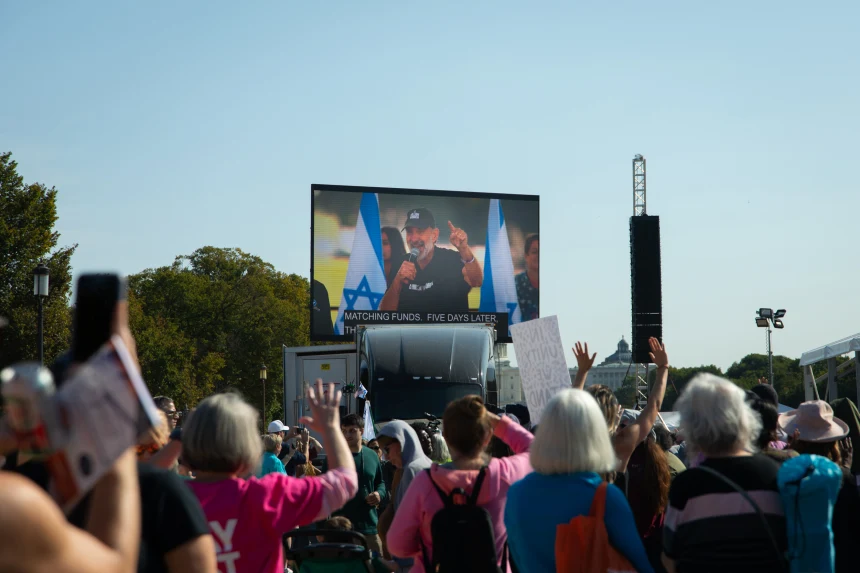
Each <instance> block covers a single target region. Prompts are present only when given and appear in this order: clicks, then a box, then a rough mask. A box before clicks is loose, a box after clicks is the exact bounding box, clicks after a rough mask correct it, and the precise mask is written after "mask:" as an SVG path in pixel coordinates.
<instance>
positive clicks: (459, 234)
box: [448, 221, 469, 250]
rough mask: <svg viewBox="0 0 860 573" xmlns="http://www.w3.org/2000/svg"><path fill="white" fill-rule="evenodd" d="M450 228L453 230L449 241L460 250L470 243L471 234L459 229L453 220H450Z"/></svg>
mask: <svg viewBox="0 0 860 573" xmlns="http://www.w3.org/2000/svg"><path fill="white" fill-rule="evenodd" d="M448 230H450V231H451V238H450V239H449V241H450V243H451V244H452V245H454V247H455V248H456V249H458V250H459V249H461V248H463V247H466V246H468V245H469V236H468V235H467V234H466V231H464V230H463V229H458V228H457V227H455V226H454V224H453V223H452V222H451V221H448Z"/></svg>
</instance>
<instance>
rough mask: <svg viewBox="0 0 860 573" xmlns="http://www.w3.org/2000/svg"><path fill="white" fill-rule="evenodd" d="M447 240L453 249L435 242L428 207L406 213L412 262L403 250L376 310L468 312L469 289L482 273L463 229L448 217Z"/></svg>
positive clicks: (436, 235) (436, 233)
mask: <svg viewBox="0 0 860 573" xmlns="http://www.w3.org/2000/svg"><path fill="white" fill-rule="evenodd" d="M448 230H449V231H450V232H451V236H450V239H449V241H450V242H451V245H453V246H454V247H455V248H456V249H457V250H456V251H452V250H451V249H444V248H442V247H437V246H436V241H438V240H439V229H438V228H437V227H436V219H435V218H434V217H433V213H431V212H430V211H429V210H428V209H425V208H423V207H419V208H418V209H412V210H411V211H409V213H408V214H407V215H406V225H405V226H404V231H406V243H407V245H408V249H409V251H413V250H417V251H418V255H417V257H415V262H411V261H410V258H412V255H411V253H407V255H406V257H405V259H404V260H403V262H402V263H401V264H400V270H398V271H397V275H396V276H395V277H394V280H393V281H391V285H390V286H389V287H388V290H387V291H386V292H385V296H384V297H382V303H381V304H380V310H387V311H392V310H397V311H404V312H468V310H469V291H470V290H471V289H472V288H474V287H479V286H481V284H482V283H483V282H484V273H483V272H482V271H481V266H480V265H479V264H478V261H477V260H475V255H474V254H473V253H472V249H471V248H469V238H468V236H467V235H466V232H465V231H463V229H458V228H457V227H455V226H454V224H453V223H451V221H448Z"/></svg>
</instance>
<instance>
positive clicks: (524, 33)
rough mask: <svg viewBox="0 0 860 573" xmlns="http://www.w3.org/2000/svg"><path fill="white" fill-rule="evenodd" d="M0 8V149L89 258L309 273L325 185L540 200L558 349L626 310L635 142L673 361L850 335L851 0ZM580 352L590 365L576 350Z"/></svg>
mask: <svg viewBox="0 0 860 573" xmlns="http://www.w3.org/2000/svg"><path fill="white" fill-rule="evenodd" d="M576 4H582V3H575V2H507V1H499V0H495V1H491V2H477V1H470V2H443V1H436V2H409V3H406V2H404V3H401V2H367V1H365V2H355V1H349V2H325V3H322V2H299V1H296V0H290V1H287V0H281V1H278V2H262V1H261V2H241V3H240V2H190V1H189V2H171V3H168V2H85V3H79V2H47V1H45V2H12V1H6V2H2V3H0V30H2V32H0V52H2V53H3V54H5V57H4V64H3V70H2V73H0V77H2V82H3V88H2V89H0V149H2V150H11V151H12V152H13V153H14V156H15V158H16V159H17V160H18V161H19V163H20V170H21V173H22V174H23V175H24V177H25V179H26V180H27V181H41V182H44V183H46V184H48V185H55V186H56V187H57V188H58V189H59V190H60V199H59V214H60V220H59V225H58V228H59V231H60V232H61V233H62V240H61V242H62V243H63V244H69V243H79V245H80V246H79V248H78V251H77V254H76V255H75V257H74V259H73V265H74V267H75V272H76V273H80V272H81V271H85V270H97V269H118V270H120V271H122V272H125V273H133V272H138V271H140V270H142V269H144V268H147V267H156V266H162V265H167V264H169V263H171V262H172V260H173V258H174V257H175V256H176V255H180V254H188V253H191V252H192V251H193V250H194V249H196V248H198V247H201V246H203V245H216V246H222V247H240V248H242V249H243V250H245V251H249V252H251V253H254V254H257V255H259V256H261V257H263V258H264V259H265V260H268V261H270V262H271V263H273V264H274V265H275V266H276V267H277V268H278V269H279V270H282V271H286V272H296V273H301V274H303V275H305V276H307V274H308V272H309V266H310V261H309V225H310V184H311V183H314V182H316V183H335V184H353V185H379V186H392V187H416V188H435V189H456V190H471V191H494V192H502V193H536V194H540V196H541V217H542V221H541V222H542V229H541V233H542V239H543V241H542V243H543V244H542V255H543V256H542V263H543V264H542V269H541V277H542V279H543V280H542V283H543V284H542V289H541V290H542V300H541V309H542V311H543V312H544V313H545V314H557V315H559V319H560V322H561V325H562V335H563V336H564V338H565V339H566V340H567V341H569V343H570V345H572V343H573V342H574V341H575V340H576V339H585V340H588V341H589V342H590V343H591V346H592V348H593V349H595V350H597V351H598V352H599V356H598V358H599V359H600V358H602V357H604V356H606V355H607V354H609V353H610V352H611V351H612V350H613V349H614V347H615V343H616V342H617V340H618V339H619V337H620V336H621V335H622V334H625V335H627V336H629V334H628V333H629V330H630V294H629V289H630V282H629V250H628V227H627V225H628V217H629V216H630V214H631V209H632V192H631V165H630V162H631V159H632V157H633V155H634V154H636V153H642V154H643V155H645V157H646V158H647V159H648V207H649V209H648V210H649V213H650V214H656V215H660V216H661V218H662V234H663V249H662V252H663V284H664V292H663V296H664V316H665V339H666V341H667V343H668V347H669V349H670V357H671V360H672V362H673V363H674V364H676V365H679V366H691V365H697V364H701V363H716V364H717V365H719V366H721V367H724V368H725V367H728V366H729V365H730V364H731V363H732V362H733V361H735V360H738V359H740V358H741V357H742V356H744V355H745V354H747V353H750V352H763V351H764V332H763V330H757V329H756V328H755V325H754V323H753V317H754V311H755V309H756V308H758V307H760V306H773V307H774V308H777V307H784V308H786V309H788V315H787V316H786V320H785V323H786V328H785V330H784V331H781V332H777V333H776V334H775V335H774V346H775V350H776V352H777V353H780V354H787V355H790V356H799V355H800V353H801V352H802V351H804V350H807V349H810V348H812V347H815V346H818V345H821V344H824V343H826V342H829V341H832V340H835V339H837V338H840V337H842V336H846V335H848V334H852V333H854V332H857V331H860V305H858V304H857V292H858V279H860V271H858V265H857V261H856V245H857V240H856V238H857V216H858V215H857V214H858V212H860V193H858V191H860V189H858V174H857V169H858V165H860V162H858V151H860V149H858V135H860V105H858V102H860V56H858V48H860V35H858V33H857V22H858V21H860V4H858V3H856V2H832V3H826V4H810V3H806V2H716V3H715V2H711V3H700V2H694V3H687V2H671V3H670V2H660V3H643V2H606V3H593V4H595V6H592V7H579V6H576ZM568 362H569V364H570V365H571V366H573V365H574V364H575V362H574V360H573V356H572V354H569V358H568Z"/></svg>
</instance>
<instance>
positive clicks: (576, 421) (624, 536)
mask: <svg viewBox="0 0 860 573" xmlns="http://www.w3.org/2000/svg"><path fill="white" fill-rule="evenodd" d="M530 458H531V465H532V467H533V468H534V472H533V473H530V474H529V475H527V476H526V477H524V478H523V479H521V480H520V481H518V482H517V483H515V484H513V485H512V486H511V487H510V489H509V490H508V498H507V505H506V507H505V527H506V528H507V533H508V546H509V547H510V551H511V556H512V557H513V561H514V563H515V564H516V566H517V569H518V570H519V571H520V572H521V573H539V572H543V571H556V570H559V571H560V570H562V569H557V566H563V565H564V564H562V563H556V555H557V554H556V531H557V528H558V527H559V526H564V525H567V524H568V523H570V522H571V520H572V519H574V518H576V517H578V516H588V515H589V512H590V511H592V502H593V501H595V499H596V498H597V500H599V499H600V497H598V494H599V495H600V496H604V495H605V498H604V500H605V501H604V506H605V514H604V523H605V525H606V530H607V533H608V536H609V543H610V544H611V545H612V547H613V548H614V549H615V550H616V551H618V552H619V553H620V554H621V555H623V556H624V557H625V558H626V559H627V560H628V561H630V563H631V564H632V565H633V566H634V567H635V568H636V570H637V571H640V572H646V573H647V572H650V571H653V569H652V568H651V564H650V563H648V557H647V556H646V555H645V549H644V547H643V546H642V541H641V540H640V539H639V534H638V533H637V531H636V523H635V522H634V520H633V513H632V512H631V511H630V506H629V505H628V504H627V500H626V499H625V497H624V494H623V493H622V492H621V490H620V489H618V488H617V487H616V486H614V485H611V484H606V483H604V482H603V478H601V474H606V473H608V472H611V471H612V470H614V469H615V468H616V466H617V465H618V459H617V458H616V457H615V452H614V450H613V448H612V442H611V440H610V438H609V433H608V432H607V431H606V420H605V418H604V417H603V413H602V411H601V409H600V406H599V405H598V404H597V401H596V400H595V399H594V397H593V396H592V395H591V394H589V393H588V392H585V391H583V390H577V389H570V390H563V391H562V392H560V393H559V394H557V395H556V396H555V397H554V398H553V399H552V400H550V402H549V404H547V406H546V408H545V409H544V411H543V413H542V416H541V419H540V424H539V425H538V429H537V432H536V434H535V438H534V441H533V442H532V445H531V451H530ZM594 509H595V510H596V509H597V508H594Z"/></svg>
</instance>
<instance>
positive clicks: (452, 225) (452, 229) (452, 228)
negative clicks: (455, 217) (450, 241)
mask: <svg viewBox="0 0 860 573" xmlns="http://www.w3.org/2000/svg"><path fill="white" fill-rule="evenodd" d="M448 228H449V229H451V232H452V233H453V232H454V231H456V230H457V228H456V227H455V226H454V224H453V223H452V222H451V221H448Z"/></svg>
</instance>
